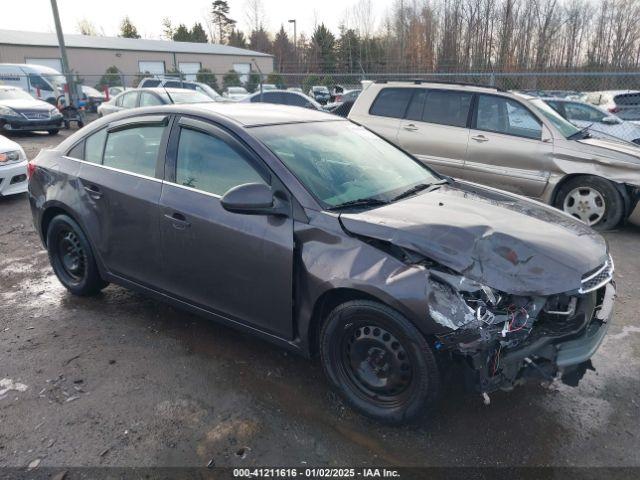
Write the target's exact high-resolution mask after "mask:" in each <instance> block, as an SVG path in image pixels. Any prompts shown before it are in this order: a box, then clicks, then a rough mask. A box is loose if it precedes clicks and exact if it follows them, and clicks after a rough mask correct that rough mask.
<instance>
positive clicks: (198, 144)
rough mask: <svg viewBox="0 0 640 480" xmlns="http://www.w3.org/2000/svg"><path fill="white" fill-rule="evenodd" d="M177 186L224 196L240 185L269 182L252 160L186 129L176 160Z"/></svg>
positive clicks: (182, 134)
mask: <svg viewBox="0 0 640 480" xmlns="http://www.w3.org/2000/svg"><path fill="white" fill-rule="evenodd" d="M176 183H177V184H179V185H184V186H186V187H191V188H195V189H198V190H202V191H204V192H208V193H213V194H215V195H220V196H222V195H224V194H225V193H226V192H227V191H228V190H230V189H231V188H233V187H237V186H238V185H242V184H245V183H263V184H266V183H267V182H265V180H264V179H263V178H262V176H261V175H260V174H259V173H258V171H257V170H256V169H255V168H254V167H253V165H251V163H250V161H249V160H248V159H246V158H245V157H244V156H242V155H241V154H240V153H239V152H237V151H236V150H235V149H234V148H232V147H231V146H230V145H229V144H227V143H226V142H225V141H224V140H222V139H220V138H217V137H214V136H213V135H210V134H208V133H203V132H200V131H197V130H192V129H190V128H182V130H181V132H180V140H179V142H178V155H177V159H176Z"/></svg>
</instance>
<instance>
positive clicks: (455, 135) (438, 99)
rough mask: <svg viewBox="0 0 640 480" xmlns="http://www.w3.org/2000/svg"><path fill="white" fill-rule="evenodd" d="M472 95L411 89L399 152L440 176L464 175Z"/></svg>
mask: <svg viewBox="0 0 640 480" xmlns="http://www.w3.org/2000/svg"><path fill="white" fill-rule="evenodd" d="M472 98H473V94H471V93H468V92H458V91H446V90H427V89H422V88H421V89H414V94H413V97H412V99H411V102H410V103H409V108H408V109H407V113H406V115H405V118H404V120H402V122H401V123H400V130H399V131H398V142H399V144H400V146H401V147H402V148H404V149H405V150H407V151H408V152H410V153H412V154H413V155H415V156H416V157H417V158H419V159H420V160H421V161H423V162H424V163H426V164H427V165H429V166H430V167H432V168H433V169H434V170H436V171H437V172H439V173H441V174H443V175H449V176H452V177H460V176H462V175H463V167H464V162H465V157H466V155H467V142H468V137H469V128H468V126H467V122H468V117H469V111H470V109H471V100H472Z"/></svg>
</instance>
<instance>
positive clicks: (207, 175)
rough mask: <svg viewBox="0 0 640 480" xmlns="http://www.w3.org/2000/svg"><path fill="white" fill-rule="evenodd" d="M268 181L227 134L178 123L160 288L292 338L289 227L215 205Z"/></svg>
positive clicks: (165, 204) (285, 220)
mask: <svg viewBox="0 0 640 480" xmlns="http://www.w3.org/2000/svg"><path fill="white" fill-rule="evenodd" d="M274 181H276V180H275V179H274V180H273V181H272V176H271V174H270V173H269V171H268V169H267V168H266V166H265V165H264V164H263V163H262V161H261V160H260V159H258V158H256V156H255V155H254V154H253V153H252V152H250V151H249V150H248V149H247V148H245V147H244V146H243V145H242V144H241V143H240V142H239V141H238V140H236V138H235V137H233V136H232V135H231V134H230V133H228V132H227V131H225V130H222V129H221V128H218V127H217V126H215V125H213V124H211V123H209V122H204V121H201V120H196V119H192V118H188V117H183V118H182V119H181V120H180V121H179V123H176V125H175V126H174V128H173V131H172V133H171V140H170V145H169V149H168V152H167V173H166V181H165V183H164V186H163V189H162V195H161V198H160V218H161V226H160V228H161V238H162V265H163V268H164V272H163V275H162V283H163V287H162V288H163V289H165V290H166V291H169V292H171V293H172V294H175V295H177V296H179V297H180V298H182V299H184V300H186V301H188V302H189V303H191V304H193V305H197V306H199V307H200V308H203V309H205V310H207V311H210V312H213V313H216V314H218V315H221V316H223V317H225V318H227V319H231V320H232V321H237V322H240V323H244V324H248V325H252V326H254V327H257V328H259V329H261V330H265V331H269V332H271V333H274V334H276V335H278V336H282V337H287V338H291V337H292V336H293V332H292V309H293V300H292V295H293V287H292V282H293V278H292V275H293V220H292V219H291V218H290V217H280V216H279V217H276V216H266V215H243V214H238V213H231V212H228V211H227V210H225V209H224V208H222V205H221V203H220V199H221V197H222V196H223V195H224V194H225V193H226V192H227V191H228V190H229V189H231V188H233V187H235V186H238V185H242V184H245V183H256V182H257V183H267V184H271V185H272V186H273V185H274V183H273V182H274Z"/></svg>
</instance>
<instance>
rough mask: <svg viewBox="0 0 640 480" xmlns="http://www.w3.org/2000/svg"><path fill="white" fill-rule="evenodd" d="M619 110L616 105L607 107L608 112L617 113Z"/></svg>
mask: <svg viewBox="0 0 640 480" xmlns="http://www.w3.org/2000/svg"><path fill="white" fill-rule="evenodd" d="M619 111H620V109H619V108H618V107H611V108H610V109H609V112H610V113H618V112H619Z"/></svg>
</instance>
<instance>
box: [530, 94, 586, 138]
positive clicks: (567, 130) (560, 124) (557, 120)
mask: <svg viewBox="0 0 640 480" xmlns="http://www.w3.org/2000/svg"><path fill="white" fill-rule="evenodd" d="M529 104H530V105H532V106H533V107H534V108H535V109H536V110H537V111H538V112H540V113H541V114H542V115H544V116H545V117H546V118H547V120H549V121H550V122H551V123H553V126H554V127H556V128H557V129H558V130H559V131H560V133H561V134H562V135H563V136H564V137H565V138H569V137H570V136H572V135H575V134H576V133H578V132H579V131H580V129H579V128H578V127H576V126H575V125H573V124H572V123H569V122H568V121H567V120H565V119H564V118H562V117H561V116H560V114H559V113H558V112H556V111H555V110H554V109H553V108H551V107H550V106H549V105H547V104H546V103H545V102H544V100H542V99H540V98H536V99H534V100H529Z"/></svg>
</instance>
